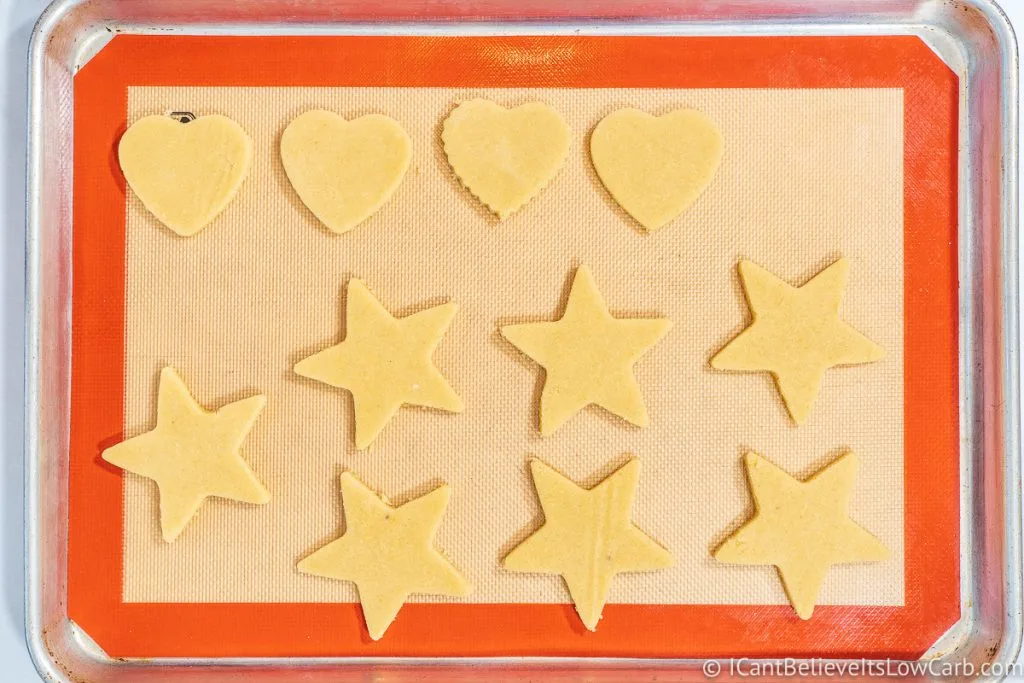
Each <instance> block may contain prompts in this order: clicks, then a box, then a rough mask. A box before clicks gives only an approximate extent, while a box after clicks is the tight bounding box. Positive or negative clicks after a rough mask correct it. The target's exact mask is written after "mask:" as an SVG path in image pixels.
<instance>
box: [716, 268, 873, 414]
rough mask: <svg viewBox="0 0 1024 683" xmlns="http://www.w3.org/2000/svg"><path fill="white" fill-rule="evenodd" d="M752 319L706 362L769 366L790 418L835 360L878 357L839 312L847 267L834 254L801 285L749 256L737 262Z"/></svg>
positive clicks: (803, 409)
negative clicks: (791, 282)
mask: <svg viewBox="0 0 1024 683" xmlns="http://www.w3.org/2000/svg"><path fill="white" fill-rule="evenodd" d="M739 271H740V278H741V279H742V280H743V289H744V291H745V292H746V294H747V303H748V304H749V305H750V311H751V314H752V315H753V318H754V320H753V322H752V323H751V324H750V326H749V327H747V328H746V329H745V330H743V331H742V332H740V334H739V335H738V336H736V337H735V338H734V339H733V340H732V341H730V342H729V343H728V344H726V346H725V348H723V349H722V350H721V351H719V352H718V353H717V354H716V355H715V356H714V357H713V358H712V359H711V367H713V368H716V369H719V370H735V371H739V372H770V373H772V375H774V377H775V383H776V385H777V386H778V389H779V393H780V394H781V395H782V399H783V400H784V401H785V403H786V407H787V409H788V410H789V414H790V415H791V416H792V418H793V421H794V422H796V423H797V424H802V423H803V422H805V421H806V420H807V417H808V415H810V412H811V408H812V407H813V405H814V401H815V399H816V398H817V396H818V392H819V391H820V389H821V380H822V377H823V376H824V374H825V371H826V370H828V369H829V368H831V367H834V366H837V365H856V364H860V363H872V362H874V361H877V360H880V359H881V358H882V357H883V356H884V355H885V352H884V351H883V350H882V349H881V348H880V347H879V346H878V345H877V344H875V343H874V342H872V341H871V340H869V339H868V338H867V337H865V336H864V335H862V334H861V333H860V332H857V330H855V329H853V328H852V327H850V326H849V325H847V324H846V323H845V322H843V321H842V320H840V318H839V303H840V301H841V300H842V297H843V288H844V287H845V285H846V277H847V274H848V273H849V271H850V264H849V262H848V261H847V260H846V259H839V260H838V261H836V262H835V263H833V264H832V265H830V266H829V267H828V268H826V269H825V270H823V271H821V272H820V273H818V274H817V275H815V276H814V277H813V278H812V279H811V280H809V281H808V282H807V283H806V284H805V285H803V286H802V287H793V286H792V285H790V284H788V283H786V282H783V281H782V280H780V279H779V278H777V277H775V276H774V275H772V274H771V273H769V272H768V271H767V270H765V269H764V268H761V267H760V266H758V265H757V264H755V263H752V262H750V261H741V262H740V265H739Z"/></svg>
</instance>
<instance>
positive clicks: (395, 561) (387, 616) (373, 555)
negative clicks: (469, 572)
mask: <svg viewBox="0 0 1024 683" xmlns="http://www.w3.org/2000/svg"><path fill="white" fill-rule="evenodd" d="M450 497H451V493H450V489H449V488H448V486H447V485H441V486H439V487H438V488H436V489H434V490H433V491H431V492H429V493H427V494H425V495H423V496H420V497H419V498H416V499H414V500H411V501H409V502H407V503H405V504H403V505H400V506H397V507H393V506H391V505H390V504H389V503H388V502H387V501H386V499H384V498H383V497H382V496H378V495H377V494H375V493H374V492H373V491H372V490H370V488H369V487H367V486H366V485H365V484H363V483H362V482H360V481H359V480H358V479H356V477H355V476H354V475H353V474H352V473H350V472H345V473H344V474H342V475H341V499H342V505H343V507H344V510H345V526H346V529H345V533H344V534H342V535H341V536H340V537H339V538H337V539H335V540H333V541H331V542H330V543H328V544H327V545H325V546H323V547H322V548H320V549H319V550H316V551H315V552H313V553H312V554H310V555H308V556H307V557H305V558H303V559H302V560H301V561H300V562H299V563H298V566H297V568H298V570H299V571H300V572H302V573H304V574H311V575H314V576H321V577H326V578H330V579H336V580H340V581H350V582H352V583H354V584H355V585H356V590H357V591H358V593H359V602H360V604H361V605H362V610H363V619H364V621H365V622H366V628H367V631H368V632H369V634H370V637H371V638H372V639H373V640H379V639H380V638H381V637H382V636H383V635H384V633H385V631H387V629H388V627H389V626H390V625H391V624H392V622H393V621H394V620H395V617H396V616H397V615H398V612H399V610H400V609H401V608H402V605H404V604H405V601H406V600H407V599H408V597H409V595H411V594H413V593H430V594H435V595H455V596H463V595H466V594H467V593H468V592H469V589H470V587H469V583H468V582H467V581H466V579H465V578H464V577H463V576H462V575H461V574H459V572H458V570H457V569H456V568H455V566H454V565H452V563H451V562H450V561H448V559H447V558H445V557H444V555H442V554H441V553H440V552H438V551H437V550H436V549H435V548H434V547H433V542H434V536H435V535H436V534H437V530H438V528H439V527H440V525H441V519H442V517H443V516H444V513H445V509H446V508H447V506H448V500H449V498H450Z"/></svg>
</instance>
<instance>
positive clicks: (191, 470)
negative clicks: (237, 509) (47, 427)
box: [103, 368, 270, 542]
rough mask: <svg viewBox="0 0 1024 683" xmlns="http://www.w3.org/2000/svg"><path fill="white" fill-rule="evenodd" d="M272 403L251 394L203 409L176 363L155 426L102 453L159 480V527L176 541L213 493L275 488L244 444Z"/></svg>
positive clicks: (257, 493) (233, 495) (163, 385)
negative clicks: (248, 458) (254, 466)
mask: <svg viewBox="0 0 1024 683" xmlns="http://www.w3.org/2000/svg"><path fill="white" fill-rule="evenodd" d="M266 403H267V400H266V398H264V397H263V396H251V397H249V398H246V399H242V400H241V401H235V402H234V403H229V404H227V405H226V406H224V407H223V408H220V409H218V410H217V411H215V412H212V413H209V412H206V411H205V410H203V408H202V407H200V405H199V404H198V403H196V401H195V399H193V398H192V396H191V395H190V394H189V392H188V388H186V387H185V383H184V382H182V381H181V378H180V377H179V376H178V374H177V373H176V372H175V371H174V369H173V368H164V369H163V371H161V373H160V389H159V394H158V398H157V406H156V428H155V429H154V430H153V431H151V432H147V433H145V434H142V435H140V436H136V437H134V438H131V439H128V440H127V441H122V442H121V443H119V444H117V445H116V446H111V447H110V448H108V449H106V450H105V451H103V459H104V460H106V461H107V462H109V463H110V464H112V465H116V466H117V467H120V468H121V469H123V470H126V471H128V472H132V473H134V474H138V475H139V476H142V477H147V478H149V479H152V480H153V481H155V482H156V484H157V487H158V488H159V491H160V527H161V529H162V530H163V537H164V540H165V541H168V542H170V541H173V540H174V539H175V538H177V537H178V535H179V534H180V533H181V532H182V530H183V529H184V528H185V525H186V524H188V522H189V520H191V519H192V517H193V515H195V514H196V512H198V511H199V507H200V506H201V505H202V504H203V501H204V500H206V498H207V497H208V496H218V497H220V498H228V499H230V500H237V501H241V502H243V503H260V504H262V503H266V502H267V501H269V500H270V493H269V492H268V491H267V489H266V488H264V486H263V484H261V483H260V481H259V479H257V478H256V475H255V474H253V472H252V470H251V469H249V466H248V465H246V464H245V461H244V460H242V456H241V455H240V454H239V450H240V449H241V447H242V442H243V441H244V440H245V437H246V435H247V434H248V433H249V430H250V429H252V426H253V423H254V422H256V417H257V416H258V415H259V414H260V411H261V410H263V406H265V405H266Z"/></svg>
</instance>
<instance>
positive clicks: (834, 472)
mask: <svg viewBox="0 0 1024 683" xmlns="http://www.w3.org/2000/svg"><path fill="white" fill-rule="evenodd" d="M745 460H746V464H747V477H748V479H749V480H750V492H751V494H752V495H753V497H754V504H755V506H756V508H757V512H756V514H755V515H754V517H753V519H751V520H750V521H749V522H747V523H746V524H745V525H744V526H743V527H742V528H741V529H740V530H739V531H737V532H736V533H735V534H733V535H732V536H730V537H729V538H728V539H726V541H725V542H724V543H723V544H722V545H721V546H719V548H718V550H716V551H715V553H714V557H715V559H716V560H718V561H719V562H727V563H729V564H752V565H761V564H772V565H775V567H776V568H777V569H778V572H779V576H780V577H781V578H782V584H783V586H785V588H786V594H787V595H788V596H789V602H790V603H791V604H792V605H793V608H794V609H795V610H796V613H797V614H798V615H799V616H800V618H801V619H810V618H811V614H812V613H813V612H814V603H815V602H817V600H818V593H819V592H820V591H821V585H822V583H824V581H825V575H826V574H827V573H828V570H829V568H830V567H831V566H832V565H834V564H846V563H851V562H876V561H879V560H884V559H886V558H888V557H889V550H888V549H887V548H886V547H885V546H884V545H882V543H881V541H879V540H878V539H877V538H875V537H874V536H872V535H871V534H869V533H868V532H867V531H865V530H864V529H862V528H861V527H859V526H857V525H856V524H854V523H853V521H852V520H851V519H850V517H849V515H848V513H847V509H848V508H849V504H850V497H851V495H852V493H853V480H854V477H855V476H856V474H857V464H858V463H857V456H856V455H854V454H853V453H852V452H851V453H846V454H845V455H843V456H842V457H840V458H839V459H838V460H836V461H835V462H833V463H832V464H831V465H829V466H828V467H826V468H824V469H822V470H820V471H818V473H817V474H815V475H814V476H813V477H811V478H810V479H808V480H807V481H804V482H800V481H797V480H796V479H794V478H793V477H791V476H789V475H788V474H787V473H786V472H784V471H783V470H781V469H779V468H778V467H776V466H775V465H773V464H771V463H770V462H768V461H767V460H765V459H764V458H762V457H761V456H759V455H757V454H756V453H747V455H746V457H745Z"/></svg>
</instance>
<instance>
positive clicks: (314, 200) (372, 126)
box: [281, 110, 412, 234]
mask: <svg viewBox="0 0 1024 683" xmlns="http://www.w3.org/2000/svg"><path fill="white" fill-rule="evenodd" d="M411 157H412V143H411V142H410V141H409V136H408V135H407V134H406V132H405V130H404V129H403V128H402V126H401V125H399V123H398V121H395V120H394V119H392V118H390V117H387V116H383V115H380V114H368V115H366V116H361V117H359V118H358V119H354V120H352V121H346V120H345V119H344V118H342V117H341V116H338V115H337V114H335V113H334V112H330V111H323V110H313V111H308V112H306V113H305V114H302V115H301V116H299V117H297V118H296V119H295V120H293V121H292V122H291V123H289V124H288V127H287V128H285V130H284V133H283V134H282V135H281V163H283V164H284V171H285V173H287V174H288V180H289V181H291V184H292V187H293V188H295V192H297V193H298V195H299V198H300V199H302V203H303V204H305V205H306V206H307V207H309V210H310V211H312V212H313V215H315V216H316V217H317V218H319V219H320V222H321V223H323V224H324V225H326V226H327V227H328V228H329V229H330V230H331V231H332V232H336V233H339V234H340V233H343V232H348V231H349V230H351V229H352V228H354V227H356V226H357V225H359V224H360V223H362V222H363V221H364V220H366V219H367V218H369V217H370V216H371V215H373V213H374V212H375V211H377V209H379V208H380V207H381V206H383V205H384V203H385V202H386V201H387V200H388V199H390V198H391V195H392V194H394V192H395V190H396V189H397V188H398V186H399V184H401V182H402V178H403V177H405V171H406V169H408V168H409V159H410V158H411Z"/></svg>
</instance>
